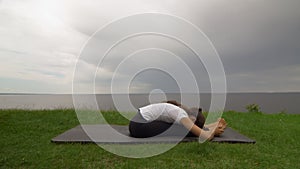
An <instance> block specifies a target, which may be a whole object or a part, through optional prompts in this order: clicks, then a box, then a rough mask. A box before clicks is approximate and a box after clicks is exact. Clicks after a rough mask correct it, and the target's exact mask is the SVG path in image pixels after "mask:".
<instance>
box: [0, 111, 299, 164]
mask: <svg viewBox="0 0 300 169" xmlns="http://www.w3.org/2000/svg"><path fill="white" fill-rule="evenodd" d="M104 116H105V117H106V119H107V121H108V122H109V123H113V124H124V125H125V124H128V120H127V119H125V118H123V117H122V116H120V115H118V113H116V112H104ZM223 116H224V118H225V119H226V120H227V121H228V123H229V126H231V127H232V128H234V129H236V130H238V131H240V132H241V133H243V134H245V135H247V136H248V137H250V138H252V139H255V140H256V141H257V143H256V144H218V143H204V144H199V143H197V142H194V143H180V144H178V145H177V146H176V147H174V148H173V149H171V150H170V151H168V152H166V153H164V154H161V155H158V156H154V157H150V158H144V159H131V158H125V157H120V156H117V155H114V154H111V153H109V152H106V151H105V150H103V149H102V148H100V147H99V146H97V145H95V144H54V143H51V142H50V140H51V138H53V137H55V136H57V135H58V134H60V133H62V132H64V131H65V130H67V129H70V128H72V127H74V126H76V125H78V124H79V122H78V120H77V117H76V114H75V112H74V110H40V111H27V110H0V134H1V139H0V168H130V169H131V168H288V169H290V168H300V163H299V160H298V159H299V157H300V153H299V150H300V143H299V140H300V134H299V133H300V124H299V122H300V115H291V114H271V115H269V114H262V113H236V112H225V113H224V114H223ZM157 146H159V145H157Z"/></svg>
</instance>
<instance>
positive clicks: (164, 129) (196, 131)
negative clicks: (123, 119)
mask: <svg viewBox="0 0 300 169" xmlns="http://www.w3.org/2000/svg"><path fill="white" fill-rule="evenodd" d="M204 122H205V118H204V116H203V115H202V113H201V109H195V108H193V109H188V108H187V107H185V106H183V105H181V104H179V103H177V102H176V101H167V102H163V103H156V104H150V105H148V106H144V107H141V108H139V111H138V113H137V114H136V115H135V117H133V118H132V119H131V121H130V124H129V131H130V134H131V136H132V137H137V138H146V137H153V136H156V135H159V134H161V135H164V136H166V135H167V136H186V135H188V136H192V135H193V136H198V137H199V136H200V134H201V136H202V137H203V138H204V139H209V140H210V139H212V138H213V137H214V136H215V135H220V134H222V133H223V132H224V129H225V127H226V122H225V120H224V119H220V120H219V121H218V122H216V123H214V124H210V125H208V126H205V127H208V130H211V131H212V130H214V131H213V132H211V131H206V130H203V129H201V128H202V127H203V124H204ZM216 125H217V127H216ZM168 129H169V130H168Z"/></svg>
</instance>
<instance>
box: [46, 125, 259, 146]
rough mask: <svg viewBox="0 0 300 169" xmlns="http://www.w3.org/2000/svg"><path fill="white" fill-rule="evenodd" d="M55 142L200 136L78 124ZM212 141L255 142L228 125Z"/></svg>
mask: <svg viewBox="0 0 300 169" xmlns="http://www.w3.org/2000/svg"><path fill="white" fill-rule="evenodd" d="M87 133H88V134H87ZM51 141H52V142H54V143H93V142H94V143H103V144H143V143H176V142H191V141H198V137H185V138H184V139H181V138H180V137H176V136H161V137H151V138H133V137H130V136H129V130H128V126H120V125H108V124H99V125H78V126H76V127H74V128H72V129H70V130H67V131H66V132H64V133H62V134H60V135H58V136H56V137H54V138H53V139H52V140H51ZM211 141H212V142H226V143H255V140H252V139H250V138H248V137H246V136H244V135H242V134H240V133H238V132H237V131H235V130H233V129H231V128H229V127H227V128H226V129H225V131H224V133H223V134H222V135H221V136H219V137H215V138H214V139H213V140H211Z"/></svg>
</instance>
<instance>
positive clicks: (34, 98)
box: [0, 93, 300, 114]
mask: <svg viewBox="0 0 300 169" xmlns="http://www.w3.org/2000/svg"><path fill="white" fill-rule="evenodd" d="M184 97H185V98H187V102H188V103H186V102H185V103H186V104H187V106H195V105H197V103H199V102H200V105H201V107H202V108H203V109H204V110H206V111H207V110H209V107H210V104H211V103H210V99H211V95H210V94H209V93H204V94H200V100H197V99H195V97H197V98H199V95H195V94H186V95H185V96H184ZM74 98H76V99H78V98H79V99H80V100H81V102H80V104H76V108H92V109H95V106H93V102H95V103H97V104H98V107H99V109H101V110H111V109H116V107H117V109H118V110H119V111H132V109H136V108H138V107H141V106H143V105H146V104H148V103H149V102H150V103H153V102H160V101H162V100H167V99H168V100H178V101H180V99H181V98H182V97H181V95H180V94H166V95H162V94H151V95H148V94H130V95H129V96H127V95H124V94H117V95H114V98H115V100H116V101H115V103H118V104H114V101H113V98H112V95H110V94H97V95H96V97H95V96H94V95H75V97H74ZM124 98H125V100H130V102H129V103H127V102H124V103H123V102H122V100H124ZM127 98H129V99H127ZM131 104H132V105H131ZM249 104H258V105H259V106H260V107H261V111H263V112H265V113H279V112H286V113H291V114H300V93H228V94H227V99H226V105H225V109H224V110H225V111H227V110H235V111H243V112H245V111H246V108H245V107H246V105H249ZM120 105H121V106H120ZM12 108H17V109H59V108H74V104H73V98H72V95H71V94H59V95H49V94H38V95H33V94H32V95H31V94H26V95H22V94H20V95H18V94H1V95H0V109H12Z"/></svg>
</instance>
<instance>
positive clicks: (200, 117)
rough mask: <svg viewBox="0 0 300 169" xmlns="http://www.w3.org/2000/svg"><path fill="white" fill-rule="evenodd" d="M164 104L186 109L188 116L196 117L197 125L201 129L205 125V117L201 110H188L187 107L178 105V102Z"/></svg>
mask: <svg viewBox="0 0 300 169" xmlns="http://www.w3.org/2000/svg"><path fill="white" fill-rule="evenodd" d="M164 102H165V103H170V104H173V105H175V106H178V107H181V108H182V109H184V110H185V111H186V112H187V114H188V115H192V116H195V117H196V121H195V125H197V126H198V127H200V128H203V126H204V123H205V117H204V115H203V114H202V109H201V108H196V107H193V108H190V109H188V108H187V107H185V106H183V105H182V104H181V103H178V102H177V101H176V100H168V101H164Z"/></svg>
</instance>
